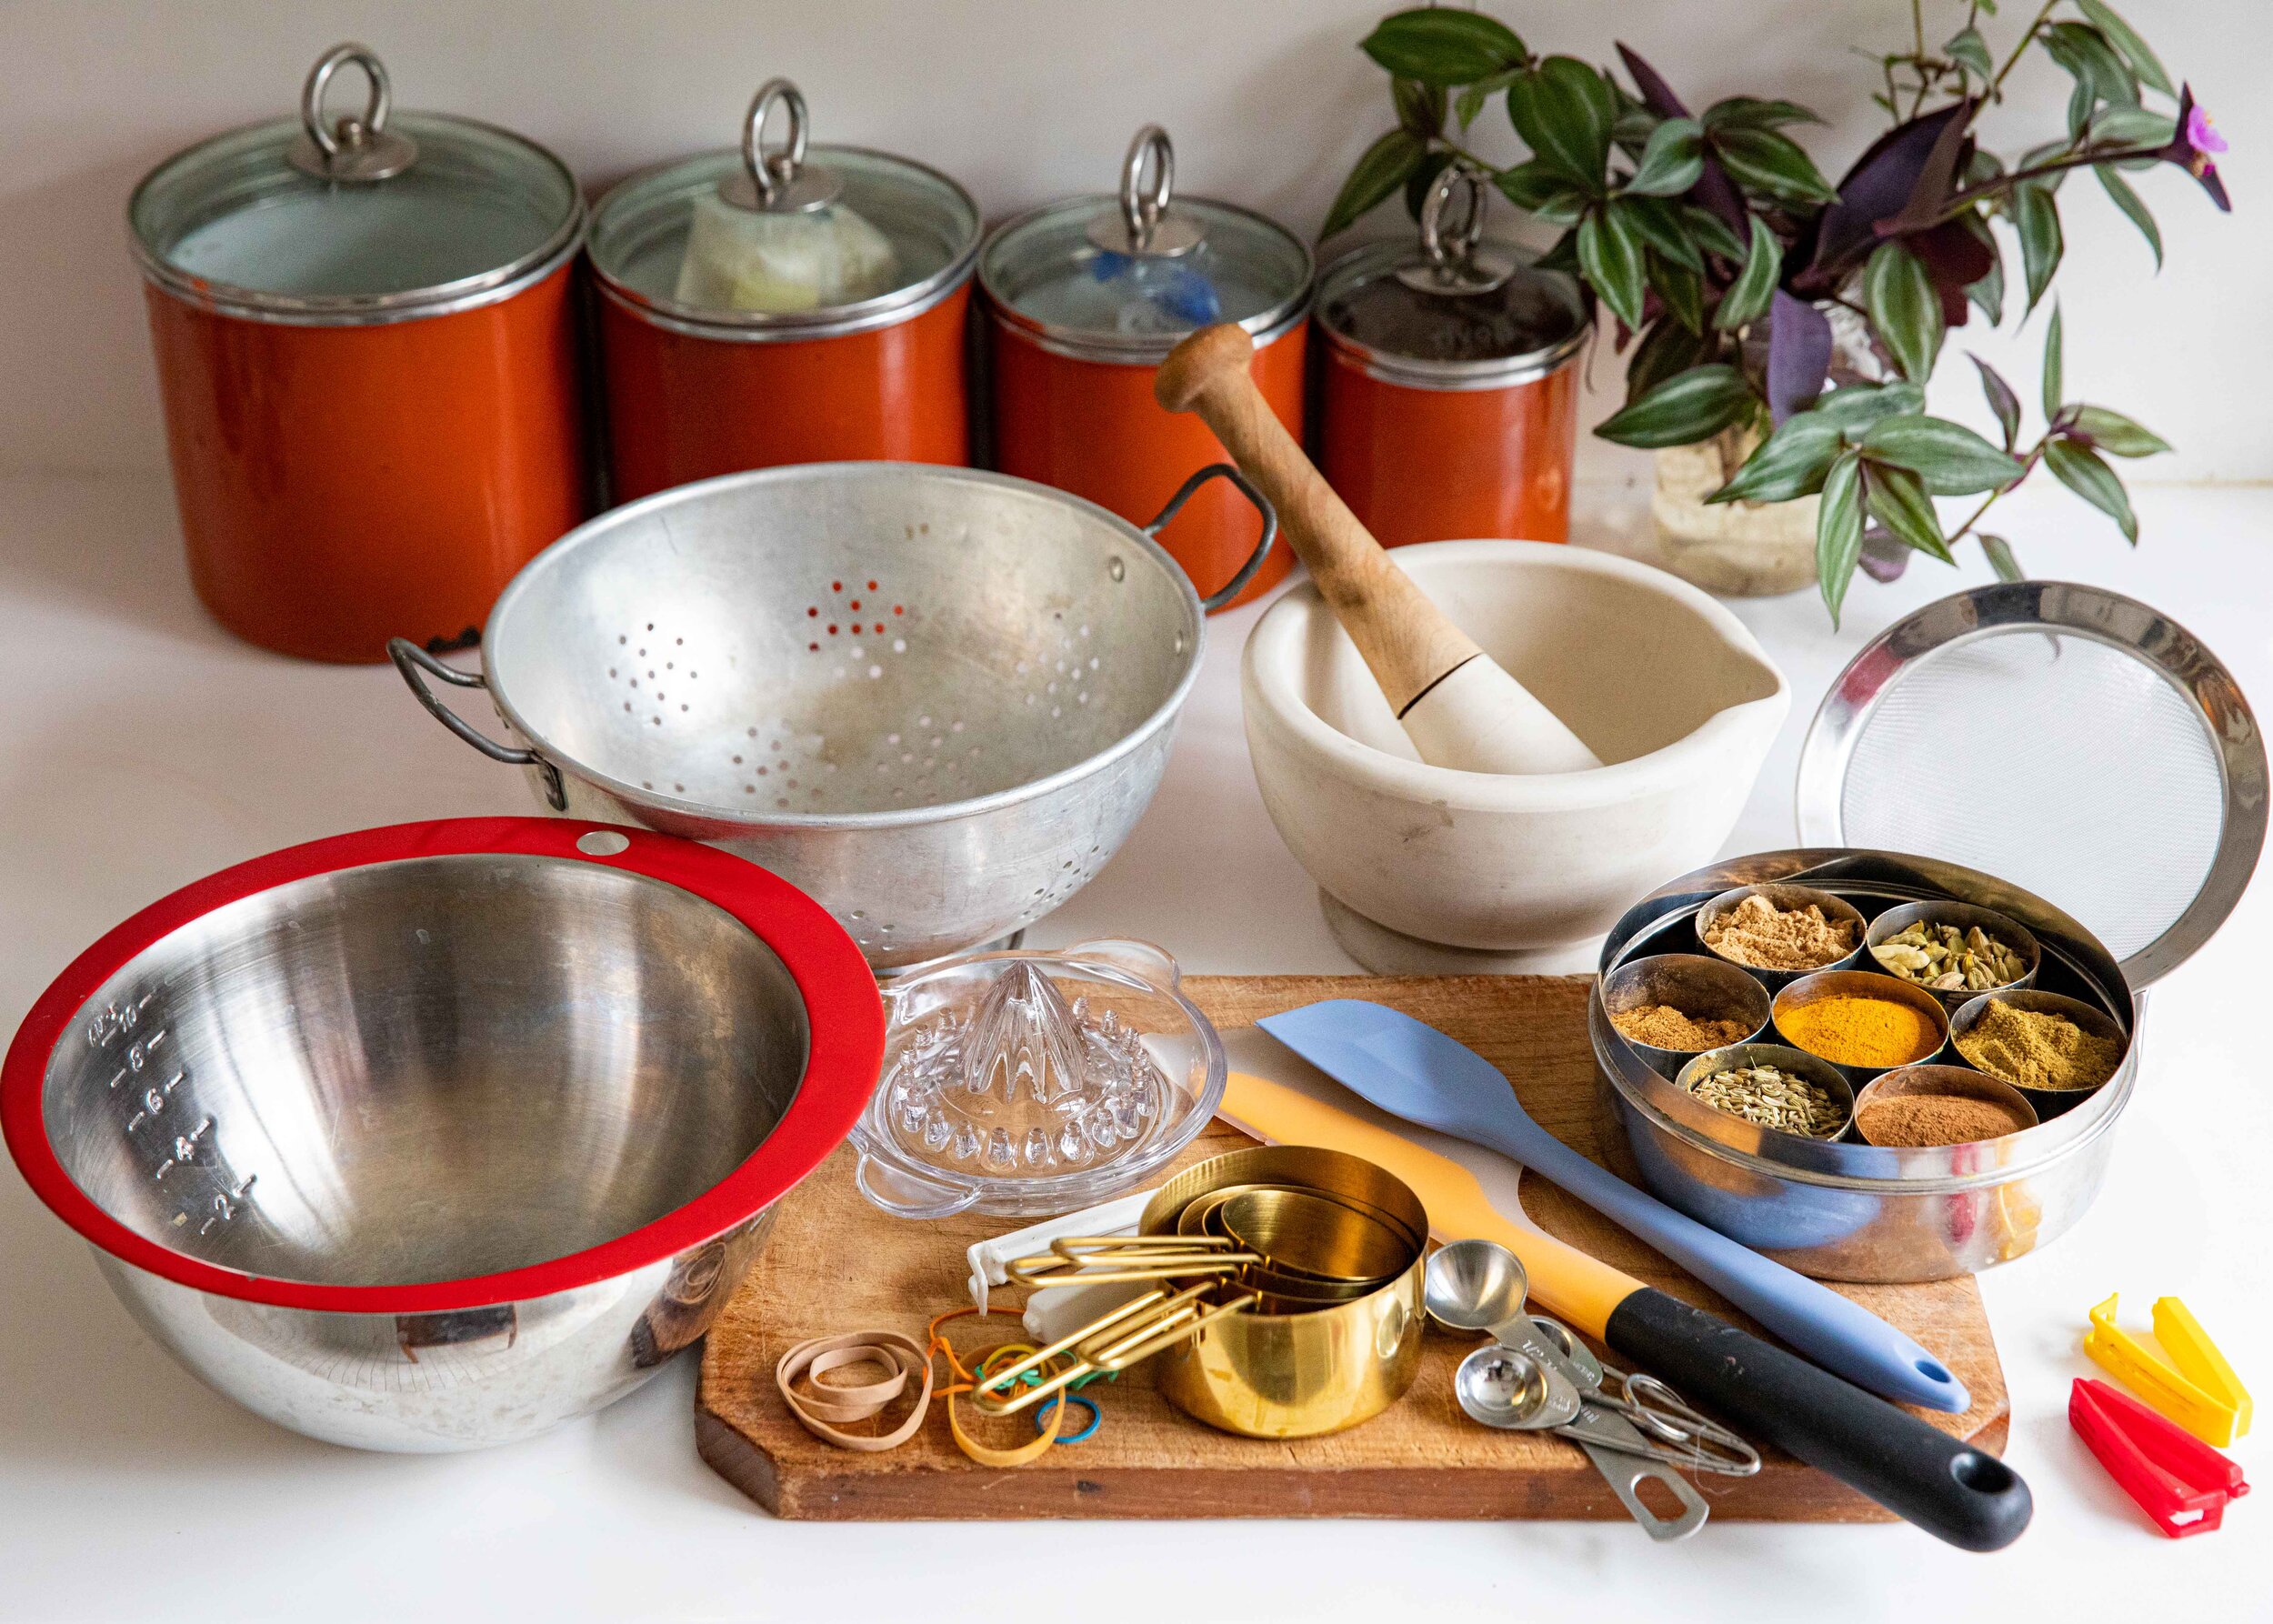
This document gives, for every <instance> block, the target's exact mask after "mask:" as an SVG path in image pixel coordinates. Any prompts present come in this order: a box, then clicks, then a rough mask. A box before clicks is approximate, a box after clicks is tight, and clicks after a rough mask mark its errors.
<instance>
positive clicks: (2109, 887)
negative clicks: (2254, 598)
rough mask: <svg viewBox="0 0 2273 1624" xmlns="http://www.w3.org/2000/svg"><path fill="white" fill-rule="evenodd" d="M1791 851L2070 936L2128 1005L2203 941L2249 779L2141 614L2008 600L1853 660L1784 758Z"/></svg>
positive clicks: (2230, 691) (2024, 591)
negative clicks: (1972, 887)
mask: <svg viewBox="0 0 2273 1624" xmlns="http://www.w3.org/2000/svg"><path fill="white" fill-rule="evenodd" d="M1798 815H1799V833H1800V837H1801V839H1802V840H1803V841H1805V842H1806V843H1807V844H1808V845H1811V846H1856V847H1876V848H1880V849H1885V850H1890V851H1901V852H1911V853H1916V854H1918V855H1920V856H1925V857H1941V858H1945V859H1947V860H1949V861H1952V862H1958V863H1963V864H1965V865H1967V866H1968V867H1973V868H1978V869H1982V870H1984V871H1986V872H1988V873H1991V874H1995V875H1997V876H1998V877H2001V878H2003V879H2005V880H2006V881H2008V882H2009V883H2011V884H2014V885H2018V886H2021V887H2026V888H2027V889H2028V890H2030V891H2034V892H2036V893H2037V894H2038V895H2039V896H2042V897H2045V898H2047V899H2048V900H2049V901H2051V902H2053V903H2054V904H2056V905H2057V906H2058V907H2062V908H2064V909H2066V910H2067V911H2068V912H2069V913H2071V914H2073V915H2074V916H2075V917H2077V918H2078V920H2079V921H2081V922H2082V923H2083V924H2084V925H2086V926H2087V927H2089V928H2090V929H2091V930H2092V931H2093V932H2094V934H2096V935H2097V936H2098V937H2099V938H2100V939H2101V940H2102V941H2104V942H2106V943H2107V945H2108V947H2109V949H2110V950H2111V951H2113V952H2114V953H2115V954H2117V955H2118V957H2120V958H2121V959H2122V960H2123V970H2124V974H2125V977H2126V978H2127V979H2128V981H2129V982H2130V984H2131V986H2132V987H2134V988H2138V987H2144V986H2146V985H2147V984H2148V983H2149V982H2151V981H2153V980H2155V979H2156V978H2157V977H2159V976H2161V975H2163V974H2164V973H2165V972H2167V971H2168V970H2169V969H2171V968H2173V967H2176V966H2177V965H2178V964H2179V963H2180V962H2181V961H2183V960H2184V959H2185V958H2186V957H2188V955H2189V954H2191V953H2192V952H2193V951H2194V949H2195V948H2197V947H2200V946H2201V944H2202V943H2203V942H2204V941H2206V940H2207V939H2208V937H2209V936H2210V934H2211V933H2212V932H2213V931H2215V930H2216V929H2217V928H2218V926H2219V925H2220V924H2222V923H2224V921H2225V918H2226V916H2227V915H2228V913H2229V912H2231V911H2232V908H2233V906H2234V904H2235V902H2236V901H2237V900H2238V898H2239V897H2240V895H2241V890H2242V887H2244V886H2245V885H2247V884H2248V879H2249V876H2250V873H2251V871H2252V870H2253V869H2254V868H2255V867H2256V864H2257V858H2258V851H2259V849H2260V848H2261V847H2262V846H2263V844H2264V840H2265V827H2266V758H2265V747H2264V743H2263V740H2262V739H2261V738H2260V737H2259V735H2258V727H2257V722H2256V719H2255V718H2254V717H2252V716H2251V714H2250V711H2249V707H2248V702H2247V701H2246V700H2245V699H2244V698H2243V697H2242V696H2241V691H2240V689H2239V688H2238V687H2236V686H2235V684H2234V680H2233V677H2231V675H2230V674H2228V671H2227V670H2226V668H2225V667H2223V666H2222V665H2220V664H2219V663H2218V659H2217V657H2216V656H2214V655H2212V654H2211V653H2210V652H2209V650H2208V649H2207V648H2205V647H2203V646H2202V645H2201V644H2200V643H2198V641H2196V639H2195V638H2194V637H2192V635H2191V634H2189V633H2188V632H2187V631H2186V630H2185V628H2183V627H2179V626H2178V625H2177V624H2176V623H2175V622H2173V621H2171V620H2169V619H2168V618H2166V617H2163V616H2162V615H2160V614H2158V613H2157V612H2156V611H2155V610H2153V609H2150V608H2148V606H2146V605H2144V604H2140V603H2137V602H2135V601H2133V600H2132V599H2130V598H2128V597H2124V596H2120V595H2119V594H2117V593H2112V592H2108V591H2104V590H2102V589H2100V588H2098V587H2093V586H2076V585H2072V584H2068V583H2061V582H2041V581H2030V582H2018V583H2009V584H2005V585H1999V586H1987V587H1981V588H1978V589H1977V590H1975V591H1971V592H1965V593H1958V594H1957V595H1955V596H1950V597H1947V598H1943V599H1941V600H1940V601H1939V602H1938V603H1934V604H1929V605H1928V606H1926V607H1925V608H1923V609H1920V610H1919V611H1918V613H1916V614H1914V615H1912V616H1910V617H1908V619H1906V620H1903V621H1901V622H1900V623H1898V625H1896V626H1894V627H1891V628H1889V629H1888V630H1887V632H1885V633H1884V634H1882V635H1881V636H1880V637H1878V638H1877V639H1876V640H1875V641H1873V642H1872V643H1870V644H1869V645H1868V646H1867V647H1865V648H1864V649H1863V651H1862V652H1861V653H1860V654H1858V655H1857V656H1856V657H1855V659H1854V661H1853V662H1852V663H1851V664H1850V665H1849V666H1848V667H1847V669H1846V671H1845V672H1843V673H1842V674H1841V675H1840V677H1839V679H1838V681H1837V683H1835V684H1834V685H1833V686H1832V688H1831V691H1830V693H1829V694H1828V695H1827V697H1825V699H1824V703H1823V707H1822V709H1821V710H1820V711H1819V712H1817V717H1816V720H1815V724H1814V726H1813V727H1811V728H1810V729H1809V731H1808V735H1807V744H1806V747H1804V749H1803V750H1802V752H1801V757H1800V765H1799V785H1798Z"/></svg>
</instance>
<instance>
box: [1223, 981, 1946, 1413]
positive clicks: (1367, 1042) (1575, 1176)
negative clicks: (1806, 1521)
mask: <svg viewBox="0 0 2273 1624" xmlns="http://www.w3.org/2000/svg"><path fill="white" fill-rule="evenodd" d="M1256 1024H1257V1026H1259V1027H1261V1028H1263V1030H1265V1031H1266V1032H1268V1033H1269V1034H1270V1035H1271V1036H1272V1037H1273V1038H1277V1040H1278V1041H1279V1042H1281V1043H1283V1044H1285V1045H1286V1046H1287V1048H1290V1049H1292V1050H1294V1051H1295V1053H1297V1055H1300V1056H1301V1057H1302V1058H1304V1059H1306V1060H1307V1061H1309V1062H1310V1064H1311V1065H1313V1066H1315V1067H1317V1068H1318V1069H1319V1070H1320V1071H1323V1072H1325V1073H1326V1074H1327V1076H1328V1077H1330V1078H1334V1080H1335V1081H1337V1082H1338V1083H1340V1084H1341V1085H1342V1086H1343V1087H1344V1088H1348V1089H1349V1090H1351V1091H1352V1092H1353V1093H1355V1094H1357V1095H1359V1096H1361V1097H1362V1098H1366V1099H1368V1100H1371V1101H1372V1102H1373V1103H1374V1104H1375V1105H1376V1106H1378V1107H1379V1108H1381V1109H1383V1110H1385V1111H1387V1112H1388V1113H1389V1114H1390V1115H1391V1116H1393V1117H1401V1118H1404V1119H1405V1120H1406V1121H1407V1122H1413V1123H1417V1124H1419V1125H1420V1126H1421V1127H1423V1128H1434V1129H1435V1130H1436V1131H1437V1132H1438V1133H1443V1134H1449V1135H1451V1136H1452V1137H1453V1138H1457V1139H1466V1140H1467V1141H1468V1142H1469V1143H1471V1144H1476V1145H1481V1146H1484V1147H1485V1148H1487V1149H1491V1150H1497V1151H1498V1152H1499V1153H1500V1154H1501V1155H1503V1156H1508V1157H1512V1158H1515V1159H1516V1160H1517V1161H1519V1162H1521V1163H1522V1164H1523V1165H1524V1166H1525V1167H1527V1168H1530V1169H1532V1171H1534V1172H1536V1173H1537V1174H1538V1175H1539V1176H1540V1177H1541V1178H1547V1179H1550V1180H1552V1181H1553V1182H1554V1183H1556V1184H1557V1185H1560V1186H1561V1187H1562V1188H1564V1189H1566V1190H1567V1191H1569V1192H1570V1194H1572V1195H1573V1196H1575V1197H1577V1198H1578V1199H1579V1200H1581V1201H1584V1202H1585V1203H1586V1204H1587V1206H1589V1207H1591V1208H1594V1209H1595V1210H1596V1211H1597V1212H1598V1213H1600V1214H1602V1216H1603V1217H1605V1218H1608V1219H1610V1221H1611V1222H1613V1223H1615V1224H1617V1225H1618V1226H1619V1227H1620V1228H1624V1229H1627V1230H1630V1231H1632V1232H1633V1233H1634V1234H1635V1235H1637V1236H1639V1237H1640V1238H1642V1239H1644V1240H1646V1241H1647V1242H1648V1243H1649V1244H1650V1245H1651V1246H1653V1247H1656V1248H1657V1249H1658V1250H1659V1251H1661V1252H1663V1253H1664V1254H1665V1255H1666V1256H1667V1257H1668V1258H1672V1259H1673V1260H1674V1261H1675V1262H1676V1263H1678V1264H1679V1265H1681V1267H1682V1268H1686V1269H1687V1270H1688V1271H1689V1273H1691V1274H1692V1275H1695V1276H1696V1277H1697V1278H1698V1279H1700V1280H1702V1281H1703V1282H1704V1283H1705V1284H1706V1285H1707V1286H1710V1287H1711V1288H1713V1289H1714V1290H1716V1291H1717V1292H1719V1293H1720V1294H1721V1295H1722V1296H1723V1297H1725V1298H1727V1299H1728V1300H1729V1301H1730V1302H1732V1303H1735V1304H1736V1305H1737V1307H1738V1308H1742V1309H1743V1310H1744V1311H1745V1312H1746V1313H1747V1314H1749V1315H1751V1316H1752V1318H1755V1319H1757V1320H1758V1321H1759V1322H1760V1323H1761V1324H1762V1325H1764V1326H1766V1327H1767V1328H1768V1329H1769V1330H1771V1331H1773V1332H1775V1333H1776V1334H1777V1336H1779V1337H1781V1338H1783V1339H1784V1340H1785V1341H1787V1342H1788V1343H1790V1344H1791V1346H1792V1347H1794V1348H1797V1349H1798V1350H1799V1351H1800V1352H1802V1353H1804V1354H1806V1355H1807V1357H1808V1358H1812V1359H1814V1360H1815V1361H1816V1362H1817V1364H1819V1365H1821V1366H1822V1367H1823V1368H1825V1369H1827V1370H1830V1371H1833V1372H1835V1373H1836V1374H1837V1375H1840V1376H1844V1377H1846V1378H1847V1379H1848V1380H1849V1381H1852V1382H1854V1383H1856V1384H1857V1386H1859V1387H1863V1388H1868V1389H1869V1390H1870V1391H1872V1392H1874V1393H1877V1394H1880V1395H1882V1396H1884V1397H1886V1398H1898V1399H1900V1400H1902V1401H1903V1402H1905V1403H1908V1404H1916V1405H1920V1406H1923V1407H1924V1408H1928V1409H1939V1410H1948V1411H1951V1412H1956V1411H1958V1410H1962V1409H1964V1408H1966V1407H1967V1406H1968V1404H1970V1403H1971V1402H1972V1400H1971V1398H1970V1397H1969V1396H1968V1394H1967V1392H1966V1389H1965V1384H1964V1383H1963V1382H1961V1381H1959V1380H1958V1378H1957V1376H1956V1374H1955V1373H1954V1372H1952V1371H1951V1370H1950V1369H1949V1368H1948V1367H1947V1366H1945V1365H1944V1364H1942V1362H1941V1361H1940V1360H1939V1359H1938V1358H1935V1357H1934V1356H1933V1355H1932V1354H1930V1353H1928V1351H1927V1350H1926V1349H1925V1348H1923V1347H1921V1346H1920V1345H1919V1344H1918V1342H1917V1341H1916V1340H1914V1339H1913V1338H1910V1337H1908V1336H1906V1335H1905V1334H1904V1333H1903V1332H1901V1331H1899V1330H1898V1329H1896V1328H1894V1327H1893V1326H1891V1325H1888V1324H1887V1322H1886V1321H1885V1320H1883V1319H1881V1318H1878V1316H1877V1315H1876V1314H1873V1313H1872V1312H1871V1311H1870V1310H1869V1309H1867V1308H1864V1307H1863V1306H1862V1305H1861V1304H1859V1303H1857V1302H1855V1301H1853V1300H1852V1299H1851V1298H1844V1297H1841V1296H1840V1295H1839V1294H1838V1293H1837V1292H1836V1291H1833V1290H1832V1289H1830V1288H1828V1287H1827V1286H1824V1285H1821V1284H1819V1283H1817V1281H1814V1280H1811V1279H1809V1278H1807V1276H1805V1275H1803V1274H1799V1273H1797V1272H1795V1271H1794V1270H1792V1269H1788V1268H1785V1267H1784V1266H1783V1265H1782V1264H1780V1263H1776V1262H1772V1261H1770V1260H1769V1259H1768V1258H1763V1257H1762V1256H1760V1254H1759V1253H1757V1252H1755V1251H1752V1250H1750V1249H1749V1248H1746V1247H1744V1246H1741V1245H1739V1244H1738V1243H1737V1242H1736V1241H1733V1240H1731V1239H1729V1238H1727V1236H1725V1235H1723V1234H1721V1233H1720V1232H1719V1231H1717V1230H1715V1229H1708V1228H1706V1227H1705V1226H1704V1225H1703V1224H1700V1223H1698V1222H1697V1220H1696V1219H1695V1218H1690V1217H1688V1216H1687V1214H1684V1213H1680V1212H1677V1211H1675V1210H1674V1209H1673V1208H1670V1207H1668V1206H1667V1205H1666V1204H1665V1203H1664V1202H1662V1201H1660V1200H1658V1199H1657V1198H1656V1197H1655V1196H1652V1195H1649V1194H1647V1192H1645V1191H1642V1190H1638V1189H1637V1188H1634V1187H1633V1186H1632V1185H1630V1184H1628V1183H1627V1182H1626V1181H1625V1180H1624V1179H1622V1178H1618V1177H1617V1175H1616V1174H1614V1173H1612V1172H1610V1171H1609V1170H1608V1169H1607V1168H1603V1167H1600V1166H1598V1165H1597V1164H1596V1163H1594V1162H1592V1161H1589V1160H1588V1159H1587V1158H1585V1157H1583V1156H1581V1155H1579V1154H1578V1152H1577V1151H1576V1150H1573V1149H1572V1148H1570V1147H1569V1146H1567V1145H1566V1144H1564V1143H1563V1142H1562V1140H1560V1139H1558V1138H1556V1137H1555V1136H1554V1135H1553V1134H1551V1133H1549V1132H1547V1129H1545V1128H1541V1127H1540V1126H1539V1125H1538V1124H1537V1122H1535V1121H1533V1120H1532V1119H1531V1117H1530V1114H1529V1113H1528V1112H1527V1111H1526V1110H1525V1109H1524V1108H1523V1106H1522V1104H1521V1103H1520V1102H1519V1101H1517V1098H1516V1091H1515V1089H1514V1088H1510V1087H1509V1086H1508V1083H1507V1078H1504V1077H1502V1076H1501V1075H1500V1073H1499V1068H1497V1067H1496V1066H1494V1065H1493V1064H1492V1063H1491V1062H1490V1061H1489V1060H1487V1059H1486V1058H1484V1057H1483V1056H1481V1055H1479V1054H1477V1052H1476V1051H1475V1050H1474V1049H1471V1048H1467V1046H1465V1045H1463V1044H1460V1043H1457V1042H1456V1041H1454V1040H1453V1039H1452V1038H1447V1037H1446V1036H1445V1035H1444V1034H1443V1033H1442V1032H1439V1031H1437V1029H1436V1028H1434V1027H1431V1026H1428V1025H1427V1024H1425V1023H1423V1022H1421V1021H1417V1020H1415V1019H1414V1018H1412V1017H1411V1016H1409V1015H1407V1014H1405V1013H1404V1012H1403V1011H1401V1010H1397V1009H1391V1008H1388V1007H1386V1006H1384V1005H1380V1004H1367V1003H1363V1002H1360V1001H1358V1000H1356V999H1351V998H1333V999H1329V1000H1327V1001H1326V1002H1325V1003H1320V1004H1310V1005H1307V1006H1305V1007H1302V1008H1300V1009H1290V1010H1288V1011H1287V1013H1286V1014H1284V1015H1273V1016H1267V1017H1265V1018H1263V1019H1262V1020H1259V1021H1257V1023H1256Z"/></svg>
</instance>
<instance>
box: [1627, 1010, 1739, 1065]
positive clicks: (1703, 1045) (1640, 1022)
mask: <svg viewBox="0 0 2273 1624" xmlns="http://www.w3.org/2000/svg"><path fill="white" fill-rule="evenodd" d="M1610 1024H1611V1025H1612V1026H1614V1027H1616V1028H1617V1029H1618V1030H1619V1031H1620V1032H1623V1033H1624V1034H1625V1035H1626V1036H1627V1038H1631V1039H1632V1040H1633V1041H1635V1042H1636V1043H1646V1044H1647V1045H1648V1046H1649V1047H1650V1048H1671V1049H1683V1050H1687V1051H1690V1052H1693V1053H1694V1052H1697V1051H1701V1050H1704V1049H1708V1048H1726V1047H1727V1045H1729V1044H1731V1043H1741V1042H1743V1041H1744V1039H1745V1038H1748V1037H1750V1036H1751V1035H1752V1028H1750V1027H1747V1026H1746V1025H1745V1024H1744V1022H1742V1021H1740V1020H1724V1019H1718V1018H1712V1019H1706V1020H1698V1019H1697V1018H1694V1017H1691V1016H1687V1015H1684V1014H1683V1013H1682V1012H1681V1011H1680V1010H1678V1009H1676V1008H1675V1007H1673V1006H1672V1005H1670V1004H1641V1005H1637V1006H1636V1007H1634V1008H1631V1009H1621V1010H1619V1011H1618V1012H1617V1014H1615V1015H1613V1016H1611V1017H1610Z"/></svg>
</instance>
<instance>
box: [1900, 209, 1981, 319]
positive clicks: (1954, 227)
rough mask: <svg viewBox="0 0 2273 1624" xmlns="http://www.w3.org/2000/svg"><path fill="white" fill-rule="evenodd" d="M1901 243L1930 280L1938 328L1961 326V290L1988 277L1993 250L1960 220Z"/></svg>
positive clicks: (1964, 308) (1965, 306)
mask: <svg viewBox="0 0 2273 1624" xmlns="http://www.w3.org/2000/svg"><path fill="white" fill-rule="evenodd" d="M1902 242H1903V246H1906V247H1907V248H1908V249H1909V251H1910V252H1911V253H1913V254H1915V255H1917V256H1918V261H1919V263H1920V264H1922V265H1924V266H1925V267H1926V274H1927V275H1928V276H1930V277H1932V278H1933V281H1934V291H1935V293H1936V294H1937V295H1938V296H1940V299H1941V319H1942V325H1943V326H1950V327H1962V326H1965V324H1966V316H1967V309H1968V305H1969V304H1970V301H1969V300H1968V298H1967V297H1966V291H1965V290H1966V289H1967V288H1968V287H1971V286H1973V285H1974V284H1975V283H1976V282H1978V281H1979V280H1980V279H1981V278H1982V277H1984V276H1988V274H1989V267H1990V266H1992V265H1994V264H1996V263H1997V256H1996V253H1995V251H1994V250H1993V249H1991V248H1990V246H1989V245H1988V244H1987V243H1984V242H1983V241H1982V240H1981V239H1980V238H1979V237H1978V236H1974V235H1973V233H1972V231H1971V230H1970V229H1969V228H1968V226H1966V224H1965V222H1964V221H1962V220H1944V221H1943V222H1942V223H1941V224H1940V225H1938V226H1934V227H1933V228H1932V229H1931V230H1928V231H1919V232H1913V233H1912V234H1911V235H1909V236H1906V237H1904V238H1903V239H1902Z"/></svg>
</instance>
